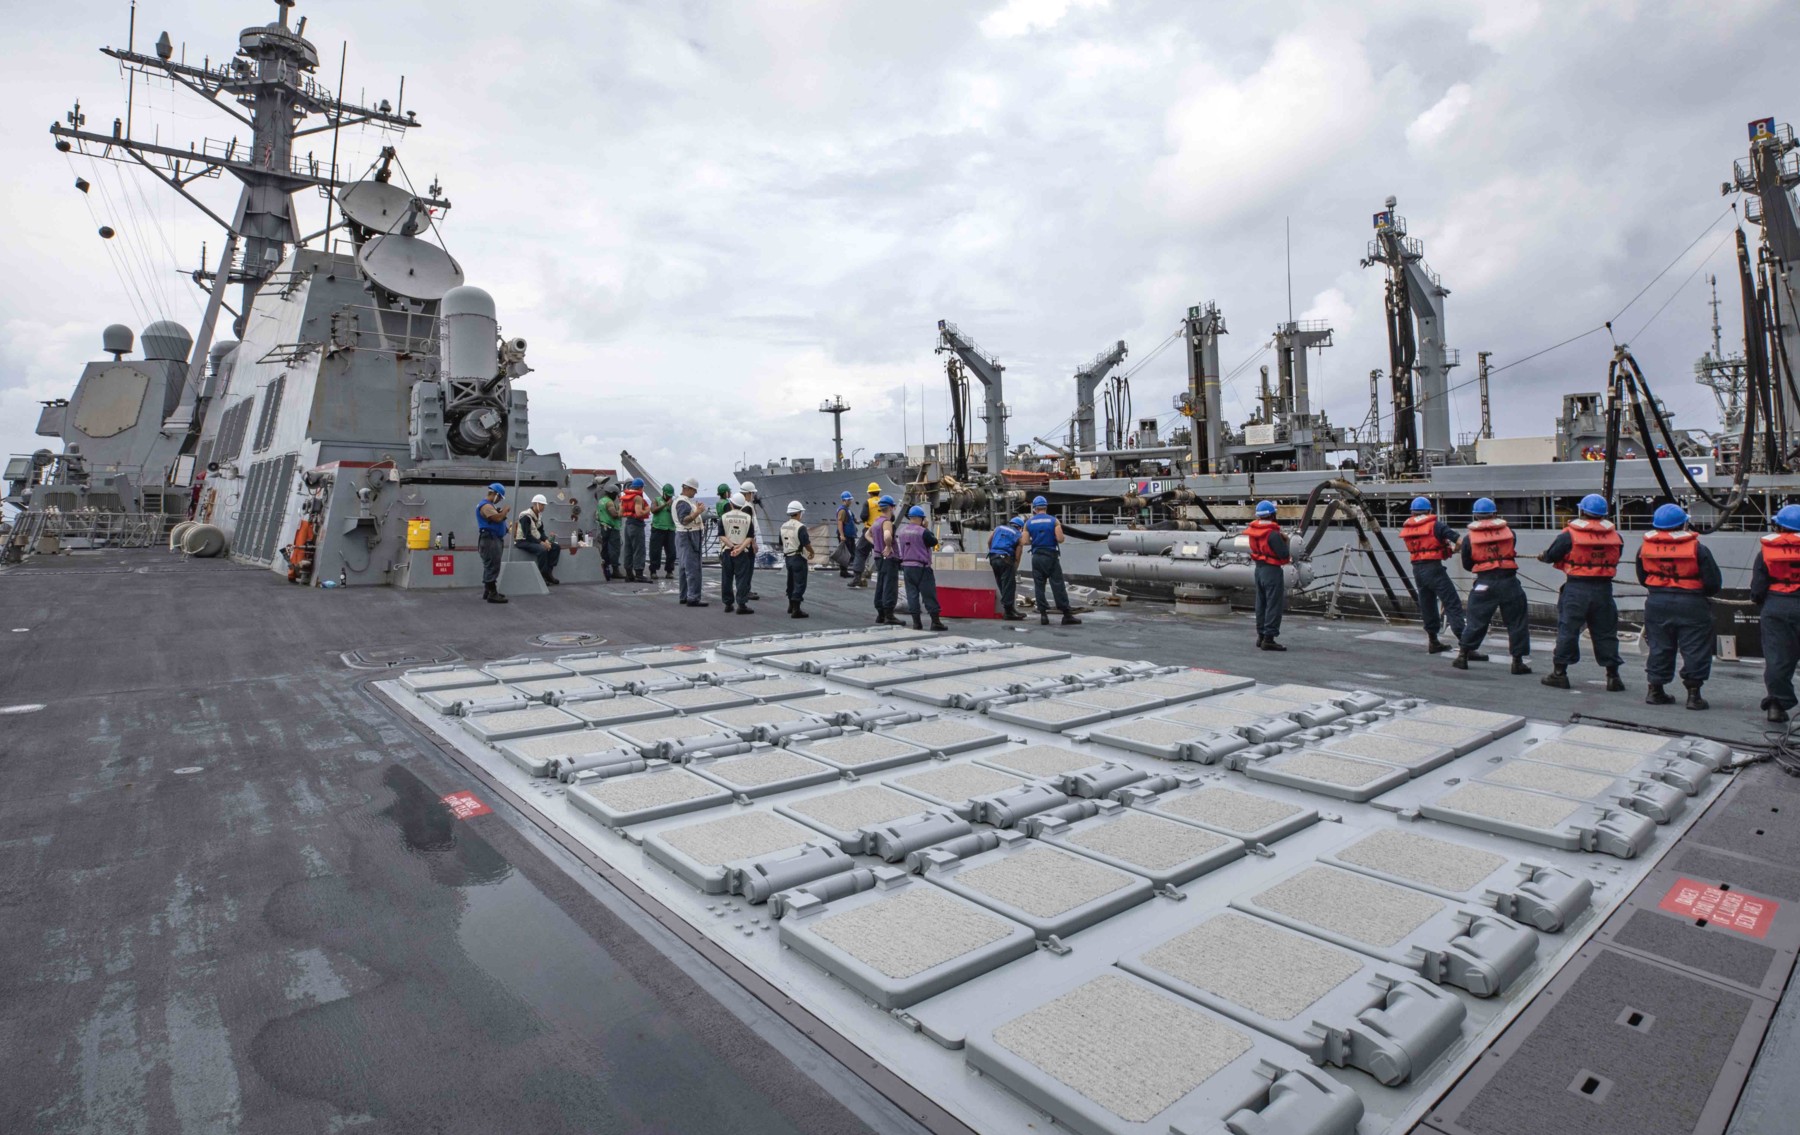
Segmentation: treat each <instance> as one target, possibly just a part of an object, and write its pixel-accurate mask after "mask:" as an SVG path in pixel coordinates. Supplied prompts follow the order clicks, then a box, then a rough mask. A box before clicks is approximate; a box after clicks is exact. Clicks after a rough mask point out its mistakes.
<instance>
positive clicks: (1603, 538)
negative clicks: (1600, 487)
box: [1556, 516, 1625, 579]
mask: <svg viewBox="0 0 1800 1135" xmlns="http://www.w3.org/2000/svg"><path fill="white" fill-rule="evenodd" d="M1563 531H1565V532H1567V533H1568V534H1569V539H1570V540H1571V541H1573V546H1572V547H1571V548H1570V549H1569V558H1568V559H1566V560H1564V561H1563V562H1562V563H1560V564H1557V565H1556V566H1557V567H1559V568H1561V569H1562V570H1563V572H1564V574H1566V575H1568V576H1569V577H1570V578H1571V579H1611V578H1612V577H1613V576H1615V575H1617V574H1618V571H1619V554H1620V553H1621V552H1622V551H1624V549H1625V541H1624V540H1623V539H1621V538H1620V536H1619V530H1618V529H1616V528H1614V527H1613V525H1612V521H1610V520H1591V519H1589V518H1587V517H1585V516H1584V517H1581V518H1579V519H1576V520H1571V521H1569V526H1568V527H1567V528H1565V529H1564V530H1563Z"/></svg>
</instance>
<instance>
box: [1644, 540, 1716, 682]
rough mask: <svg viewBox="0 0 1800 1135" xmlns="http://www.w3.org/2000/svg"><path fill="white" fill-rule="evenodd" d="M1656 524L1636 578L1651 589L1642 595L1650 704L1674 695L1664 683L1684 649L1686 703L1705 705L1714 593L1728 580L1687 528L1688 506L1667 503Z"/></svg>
mask: <svg viewBox="0 0 1800 1135" xmlns="http://www.w3.org/2000/svg"><path fill="white" fill-rule="evenodd" d="M1650 523H1651V524H1653V525H1655V530H1654V531H1652V532H1648V533H1645V535H1644V545H1643V547H1641V548H1639V549H1638V555H1637V578H1638V582H1639V583H1641V584H1643V585H1644V588H1645V590H1646V591H1648V592H1649V595H1648V596H1647V597H1646V598H1645V599H1644V646H1645V647H1646V649H1647V651H1648V653H1649V657H1648V658H1647V659H1646V660H1645V662H1644V677H1645V679H1646V680H1647V682H1648V684H1649V687H1650V688H1649V691H1648V693H1647V696H1646V697H1645V698H1644V701H1645V702H1646V703H1647V704H1649V705H1668V704H1670V703H1671V702H1673V701H1674V700H1675V699H1674V698H1672V697H1670V696H1669V695H1668V694H1667V693H1666V692H1665V691H1664V690H1663V687H1664V686H1666V685H1668V684H1669V683H1670V682H1671V681H1673V680H1674V678H1675V652H1676V650H1677V649H1679V650H1680V651H1681V684H1682V685H1684V686H1686V687H1687V692H1688V696H1687V707H1688V708H1689V709H1705V708H1706V699H1705V698H1703V697H1701V696H1700V687H1701V686H1702V685H1704V684H1705V682H1706V679H1707V678H1709V677H1711V676H1712V659H1713V642H1714V640H1713V621H1712V604H1710V603H1708V602H1707V599H1708V598H1709V597H1710V596H1713V595H1717V594H1718V593H1719V588H1720V587H1721V586H1722V585H1723V584H1724V577H1722V576H1721V575H1720V574H1719V565H1718V562H1717V561H1715V560H1714V559H1713V555H1712V553H1711V552H1709V551H1707V549H1706V547H1705V546H1704V545H1703V544H1701V543H1700V536H1699V534H1698V533H1696V532H1694V531H1693V530H1692V529H1690V528H1688V526H1687V524H1688V514H1687V510H1686V509H1684V508H1682V507H1681V506H1680V505H1678V504H1665V505H1663V506H1662V507H1660V508H1658V509H1657V510H1656V515H1654V516H1652V517H1651V518H1650Z"/></svg>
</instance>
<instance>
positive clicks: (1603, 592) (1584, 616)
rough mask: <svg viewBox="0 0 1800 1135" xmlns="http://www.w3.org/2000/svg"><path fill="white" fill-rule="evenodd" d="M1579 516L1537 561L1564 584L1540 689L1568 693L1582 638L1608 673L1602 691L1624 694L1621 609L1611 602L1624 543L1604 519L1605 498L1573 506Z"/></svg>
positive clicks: (1590, 496) (1591, 496)
mask: <svg viewBox="0 0 1800 1135" xmlns="http://www.w3.org/2000/svg"><path fill="white" fill-rule="evenodd" d="M1575 507H1576V511H1577V513H1578V514H1579V515H1577V516H1576V517H1575V519H1574V520H1571V521H1569V523H1568V526H1567V527H1565V528H1564V529H1563V530H1562V531H1561V532H1559V533H1557V535H1556V539H1554V540H1552V541H1550V546H1549V547H1548V548H1545V549H1544V551H1543V553H1542V554H1540V555H1539V556H1538V559H1539V560H1541V561H1543V562H1544V563H1547V564H1553V565H1555V566H1556V567H1558V568H1560V569H1562V573H1563V574H1564V575H1566V576H1567V577H1568V578H1567V579H1566V580H1564V581H1563V585H1562V590H1561V591H1559V592H1558V593H1557V596H1556V653H1555V654H1554V655H1552V656H1551V660H1552V661H1553V662H1554V663H1555V664H1556V665H1555V668H1554V669H1552V670H1551V671H1550V672H1549V673H1548V674H1545V675H1544V685H1546V686H1554V687H1555V688H1557V689H1559V690H1566V689H1568V688H1569V667H1570V666H1573V665H1574V664H1575V663H1577V662H1580V661H1581V632H1582V630H1583V629H1584V628H1585V629H1586V630H1587V633H1588V638H1589V640H1591V641H1592V642H1593V644H1594V661H1596V662H1598V663H1600V665H1601V666H1604V667H1605V668H1606V688H1607V690H1608V691H1610V692H1612V693H1615V694H1616V693H1618V692H1620V691H1621V690H1623V689H1624V688H1625V682H1624V680H1623V679H1621V678H1620V677H1619V605H1618V604H1617V603H1615V602H1614V601H1613V592H1612V582H1613V576H1615V575H1617V574H1618V572H1619V556H1620V553H1622V552H1623V551H1624V550H1625V541H1624V539H1623V538H1622V537H1620V535H1619V530H1618V529H1617V528H1614V527H1613V524H1612V521H1610V520H1608V519H1606V514H1607V512H1608V508H1607V504H1606V498H1605V497H1603V496H1601V495H1600V494H1599V493H1589V494H1588V495H1587V496H1585V497H1582V498H1581V503H1580V504H1578V505H1576V506H1575Z"/></svg>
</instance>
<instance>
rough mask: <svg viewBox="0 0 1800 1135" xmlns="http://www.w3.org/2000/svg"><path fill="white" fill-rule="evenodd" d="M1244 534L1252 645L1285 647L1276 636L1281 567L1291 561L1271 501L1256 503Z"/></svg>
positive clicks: (1282, 594) (1282, 592)
mask: <svg viewBox="0 0 1800 1135" xmlns="http://www.w3.org/2000/svg"><path fill="white" fill-rule="evenodd" d="M1244 535H1245V536H1248V537H1249V538H1250V558H1251V560H1253V561H1254V562H1255V564H1256V568H1255V571H1256V648H1257V649H1258V650H1286V649H1287V647H1285V646H1283V645H1281V643H1280V642H1278V641H1276V639H1277V637H1278V636H1279V635H1280V634H1281V609H1282V607H1283V606H1284V605H1285V604H1286V603H1287V576H1286V574H1285V573H1284V572H1283V570H1282V569H1284V568H1286V567H1287V565H1288V564H1289V563H1291V562H1292V561H1293V551H1292V549H1291V548H1289V546H1288V538H1287V533H1285V532H1283V531H1282V530H1281V522H1280V521H1279V520H1276V519H1275V502H1274V501H1258V502H1257V503H1256V519H1255V520H1252V521H1251V522H1250V523H1249V524H1248V525H1246V526H1245V528H1244Z"/></svg>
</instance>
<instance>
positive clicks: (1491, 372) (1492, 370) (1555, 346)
mask: <svg viewBox="0 0 1800 1135" xmlns="http://www.w3.org/2000/svg"><path fill="white" fill-rule="evenodd" d="M1604 330H1606V324H1604V323H1602V324H1599V325H1598V326H1595V327H1590V328H1588V329H1587V330H1586V331H1583V332H1581V333H1580V334H1577V335H1571V336H1569V337H1568V338H1567V339H1564V340H1563V341H1562V342H1560V343H1552V344H1551V345H1550V346H1548V347H1545V348H1544V349H1543V350H1541V351H1533V352H1531V353H1530V354H1529V355H1526V356H1525V357H1524V358H1522V359H1514V360H1513V361H1512V362H1510V363H1507V364H1506V365H1505V366H1503V367H1489V368H1488V377H1489V378H1492V377H1493V376H1495V375H1497V374H1499V373H1500V372H1501V371H1503V370H1511V369H1512V368H1514V367H1516V366H1518V365H1520V364H1521V363H1528V362H1530V361H1531V360H1532V359H1535V358H1537V357H1538V356H1539V355H1547V354H1549V353H1550V352H1551V351H1556V350H1561V349H1562V348H1563V347H1566V346H1568V345H1569V344H1570V343H1575V342H1579V341H1580V340H1582V339H1585V338H1587V337H1588V336H1589V335H1598V334H1599V333H1600V332H1602V331H1604ZM1475 381H1478V380H1477V379H1470V380H1469V381H1468V382H1462V383H1459V384H1457V385H1456V386H1452V387H1451V388H1450V389H1451V390H1461V389H1462V388H1463V387H1465V386H1467V385H1469V382H1475ZM1446 393H1448V391H1446Z"/></svg>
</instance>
